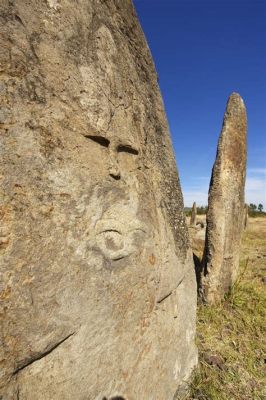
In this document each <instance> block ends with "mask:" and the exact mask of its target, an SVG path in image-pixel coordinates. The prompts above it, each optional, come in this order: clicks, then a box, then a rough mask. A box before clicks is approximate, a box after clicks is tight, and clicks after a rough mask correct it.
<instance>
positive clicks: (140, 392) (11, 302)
mask: <svg viewBox="0 0 266 400" xmlns="http://www.w3.org/2000/svg"><path fill="white" fill-rule="evenodd" d="M1 29H2V35H1V45H0V49H1V82H0V89H1V95H2V110H1V114H0V115H1V151H2V154H1V180H2V183H1V189H2V197H1V222H2V223H1V341H2V346H1V389H0V393H1V395H2V396H3V399H5V400H7V399H8V400H9V399H20V400H31V399H32V400H37V399H38V400H49V399H51V400H55V399H56V400H67V399H75V400H85V399H86V400H95V399H96V400H102V399H103V398H107V399H108V400H109V399H110V398H111V397H113V396H122V397H123V398H124V399H126V400H140V399H154V400H156V399H160V400H161V399H172V398H173V397H174V394H175V392H176V390H177V389H178V388H179V387H180V385H182V383H183V382H184V380H186V379H188V377H189V376H190V374H191V370H192V369H193V367H194V366H195V364H196V361H197V352H196V348H195V345H194V334H195V307H196V290H195V282H194V272H193V268H192V255H191V250H190V249H189V244H188V243H189V241H188V232H187V227H186V224H185V220H184V216H183V212H182V209H183V200H182V194H181V191H180V185H179V180H178V176H177V172H176V166H175V161H174V156H173V152H172V146H171V141H170V137H169V133H168V126H167V122H166V119H165V113H164V107H163V103H162V100H161V96H160V92H159V89H158V85H157V76H156V72H155V70H154V65H153V62H152V59H151V56H150V53H149V50H148V47H147V44H146V42H145V38H144V36H143V33H142V31H141V29H140V26H139V23H138V20H137V17H136V14H135V11H134V9H133V6H132V4H131V2H130V1H129V0H123V1H121V0H108V1H102V0H101V1H100V0H79V1H78V2H76V1H69V0H61V1H60V0H47V1H44V0H43V1H40V0H37V1H36V0H27V1H25V0H18V1H7V0H2V1H1Z"/></svg>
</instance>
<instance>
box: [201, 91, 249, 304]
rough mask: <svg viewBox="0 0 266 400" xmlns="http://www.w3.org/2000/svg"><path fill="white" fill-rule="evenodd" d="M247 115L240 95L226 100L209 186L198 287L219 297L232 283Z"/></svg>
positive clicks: (212, 299)
mask: <svg viewBox="0 0 266 400" xmlns="http://www.w3.org/2000/svg"><path fill="white" fill-rule="evenodd" d="M246 135H247V117H246V109H245V105H244V102H243V100H242V98H241V97H240V96H239V95H238V94H237V93H233V94H232V95H231V96H230V97H229V100H228V103H227V107H226V112H225V116H224V121H223V127H222V132H221V135H220V138H219V143H218V149H217V155H216V160H215V163H214V166H213V170H212V177H211V182H210V188H209V199H208V211H207V217H206V219H207V228H206V240H205V250H204V256H203V263H202V281H201V286H202V287H201V289H202V293H203V297H204V299H205V300H206V301H208V302H210V303H212V302H216V301H219V300H221V299H222V298H223V297H224V295H225V293H227V292H228V290H229V288H230V287H231V286H232V284H233V283H234V282H235V279H236V277H237V273H238V268H239V251H240V241H241V234H242V231H243V216H244V204H245V202H244V189H245V179H246V151H247V149H246Z"/></svg>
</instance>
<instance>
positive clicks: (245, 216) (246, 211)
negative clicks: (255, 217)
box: [243, 204, 249, 229]
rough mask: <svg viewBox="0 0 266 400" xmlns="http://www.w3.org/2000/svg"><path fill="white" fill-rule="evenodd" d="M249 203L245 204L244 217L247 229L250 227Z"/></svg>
mask: <svg viewBox="0 0 266 400" xmlns="http://www.w3.org/2000/svg"><path fill="white" fill-rule="evenodd" d="M248 217H249V215H248V204H245V206H244V217H243V224H244V229H247V227H248Z"/></svg>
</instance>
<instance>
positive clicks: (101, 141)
mask: <svg viewBox="0 0 266 400" xmlns="http://www.w3.org/2000/svg"><path fill="white" fill-rule="evenodd" d="M85 137H86V138H88V139H91V140H93V141H94V142H96V143H98V144H100V145H101V146H103V147H108V146H109V144H110V140H108V139H106V138H105V137H103V136H92V135H86V136H85Z"/></svg>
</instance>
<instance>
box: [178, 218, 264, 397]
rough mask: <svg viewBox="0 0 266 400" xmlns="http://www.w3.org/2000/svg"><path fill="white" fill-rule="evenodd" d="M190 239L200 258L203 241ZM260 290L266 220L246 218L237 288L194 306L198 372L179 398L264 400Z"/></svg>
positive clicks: (194, 232) (195, 234)
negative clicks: (210, 302)
mask: <svg viewBox="0 0 266 400" xmlns="http://www.w3.org/2000/svg"><path fill="white" fill-rule="evenodd" d="M190 235H191V240H192V243H193V248H194V249H193V250H194V252H195V253H196V254H197V255H198V256H199V257H200V256H201V254H202V250H203V246H204V239H202V238H199V237H198V236H199V235H198V232H197V230H196V229H195V228H194V229H191V228H190ZM203 236H204V235H203ZM265 285H266V218H265V217H264V218H263V217H261V218H250V219H249V224H248V228H247V229H246V231H245V232H244V234H243V239H242V247H241V261H240V274H239V277H238V280H237V282H236V284H235V285H234V287H233V288H232V290H231V292H230V293H229V294H228V295H227V296H226V298H225V299H224V300H223V302H221V303H220V304H218V305H215V306H209V305H199V307H198V327H197V331H198V333H197V344H198V348H199V368H198V370H197V371H196V373H195V377H194V381H193V382H192V385H191V392H190V395H188V396H186V397H185V398H184V399H186V400H192V399H194V400H196V399H197V400H262V399H264V400H265V399H266V391H265V387H266V380H265V372H266V371H265V354H266V343H265V337H266V335H265V333H266V332H265V331H266V329H265V307H266V291H265V288H266V286H265Z"/></svg>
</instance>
